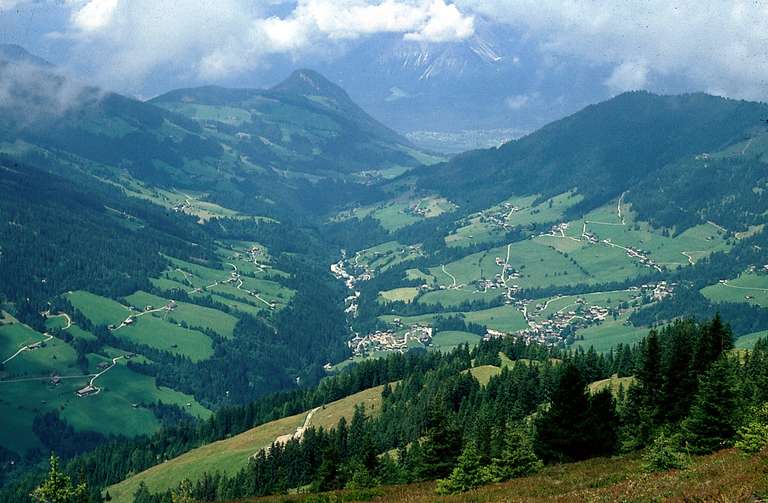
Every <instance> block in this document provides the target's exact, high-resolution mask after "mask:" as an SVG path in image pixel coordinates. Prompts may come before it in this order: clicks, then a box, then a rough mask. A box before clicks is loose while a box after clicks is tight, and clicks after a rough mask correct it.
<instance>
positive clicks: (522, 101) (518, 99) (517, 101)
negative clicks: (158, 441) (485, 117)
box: [506, 94, 530, 110]
mask: <svg viewBox="0 0 768 503" xmlns="http://www.w3.org/2000/svg"><path fill="white" fill-rule="evenodd" d="M528 101H530V98H529V97H528V95H525V94H518V95H516V96H510V97H509V98H507V99H506V103H507V106H508V107H509V108H511V109H512V110H520V109H521V108H524V107H525V106H526V105H528Z"/></svg>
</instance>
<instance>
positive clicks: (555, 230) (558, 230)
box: [548, 222, 570, 236]
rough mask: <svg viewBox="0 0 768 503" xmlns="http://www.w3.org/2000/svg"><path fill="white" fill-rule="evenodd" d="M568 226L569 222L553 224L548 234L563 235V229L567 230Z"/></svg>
mask: <svg viewBox="0 0 768 503" xmlns="http://www.w3.org/2000/svg"><path fill="white" fill-rule="evenodd" d="M569 226H570V224H569V223H568V222H562V223H559V224H555V225H553V226H552V227H551V228H550V229H549V232H548V234H549V235H550V236H565V231H567V230H568V227H569Z"/></svg>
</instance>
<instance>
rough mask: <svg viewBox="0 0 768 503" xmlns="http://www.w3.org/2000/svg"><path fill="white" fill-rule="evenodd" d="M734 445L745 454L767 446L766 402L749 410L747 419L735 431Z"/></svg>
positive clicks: (767, 422)
mask: <svg viewBox="0 0 768 503" xmlns="http://www.w3.org/2000/svg"><path fill="white" fill-rule="evenodd" d="M734 445H735V446H736V448H737V449H739V450H741V451H743V452H745V453H747V454H755V453H758V452H760V451H761V450H763V448H764V447H766V446H768V402H766V403H764V404H762V405H760V406H758V407H754V408H753V409H752V410H751V411H750V415H749V420H748V421H747V423H746V424H745V425H743V426H742V427H741V428H739V429H738V431H737V432H736V443H735V444H734Z"/></svg>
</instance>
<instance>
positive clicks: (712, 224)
mask: <svg viewBox="0 0 768 503" xmlns="http://www.w3.org/2000/svg"><path fill="white" fill-rule="evenodd" d="M707 223H708V224H709V225H711V226H712V227H714V228H715V229H717V230H719V231H722V232H728V229H726V228H725V227H723V226H722V225H717V224H716V223H715V222H713V221H712V220H707Z"/></svg>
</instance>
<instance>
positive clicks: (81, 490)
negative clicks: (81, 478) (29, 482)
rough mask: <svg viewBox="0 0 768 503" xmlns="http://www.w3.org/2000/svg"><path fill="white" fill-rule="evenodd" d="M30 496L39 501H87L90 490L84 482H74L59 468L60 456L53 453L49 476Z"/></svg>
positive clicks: (39, 502)
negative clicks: (75, 483)
mask: <svg viewBox="0 0 768 503" xmlns="http://www.w3.org/2000/svg"><path fill="white" fill-rule="evenodd" d="M30 496H31V497H32V499H33V500H35V501H37V502H38V503H86V502H87V501H88V490H87V488H86V486H85V484H84V483H80V484H77V485H74V484H72V479H70V478H69V476H68V475H67V474H65V473H64V472H62V471H61V470H60V469H59V458H57V457H56V455H55V454H51V459H50V470H49V471H48V477H47V478H46V479H45V480H44V481H43V483H42V484H40V485H39V486H38V487H37V488H35V490H34V491H32V494H30Z"/></svg>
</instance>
